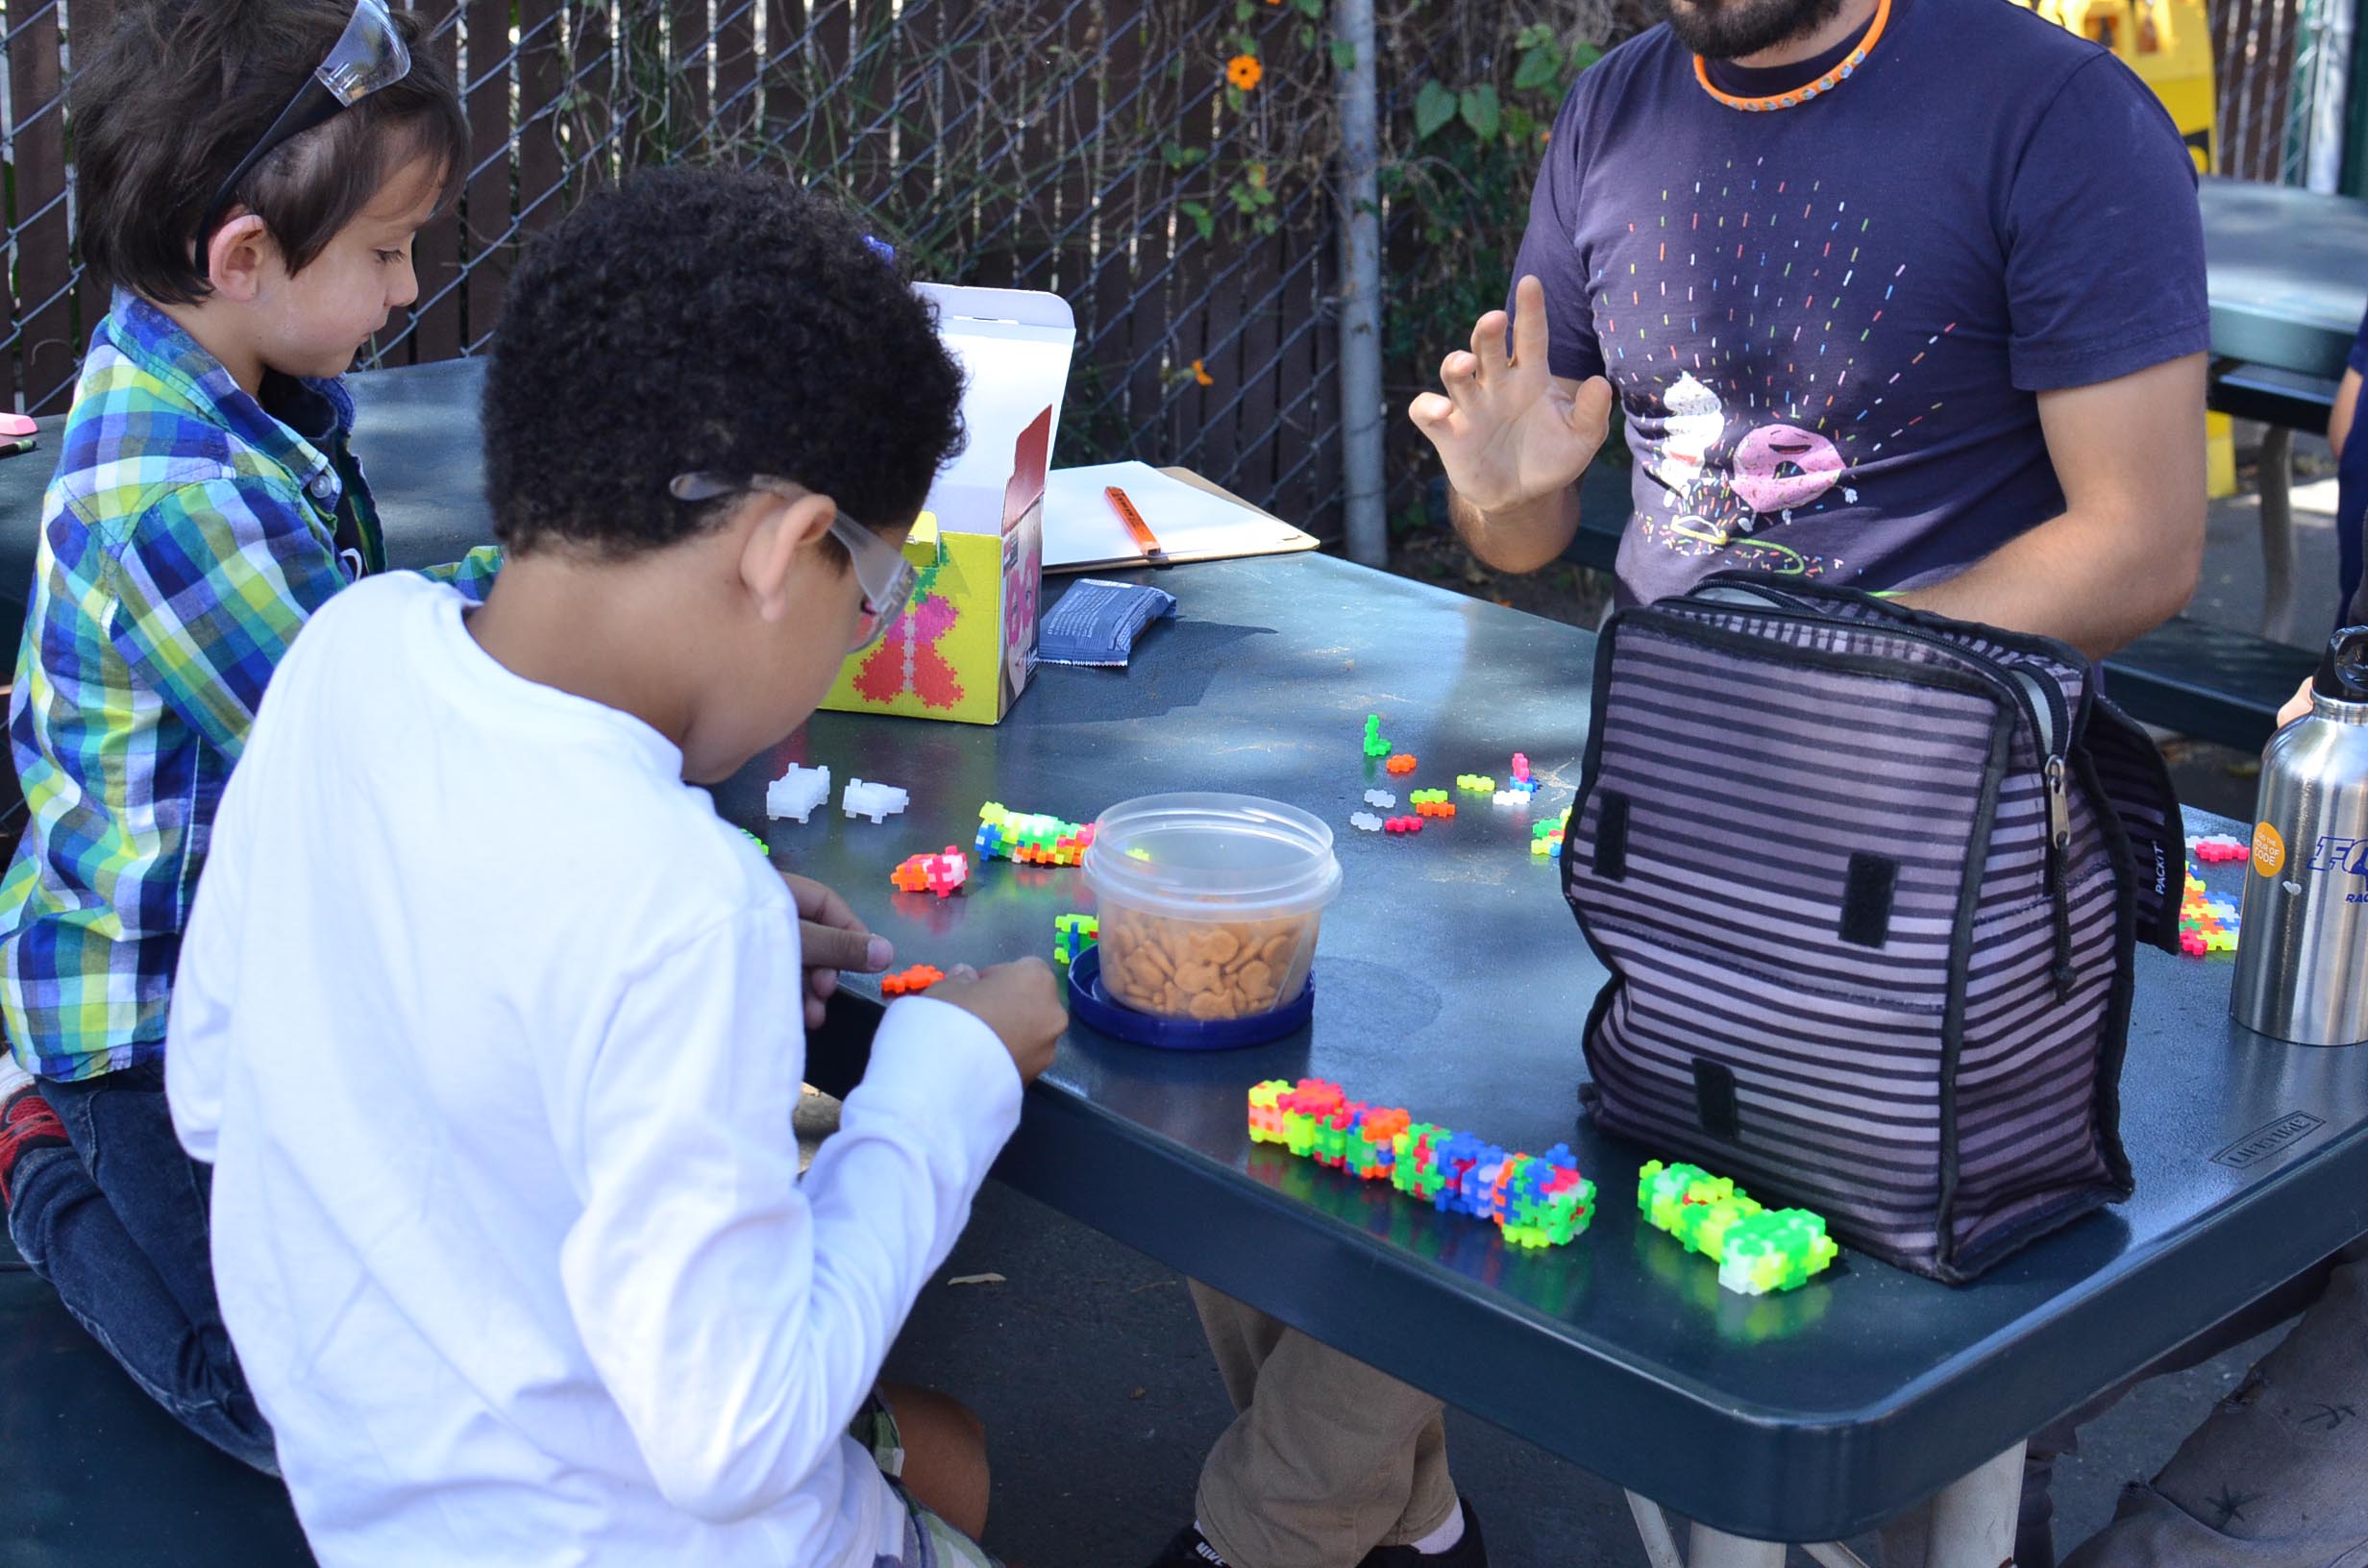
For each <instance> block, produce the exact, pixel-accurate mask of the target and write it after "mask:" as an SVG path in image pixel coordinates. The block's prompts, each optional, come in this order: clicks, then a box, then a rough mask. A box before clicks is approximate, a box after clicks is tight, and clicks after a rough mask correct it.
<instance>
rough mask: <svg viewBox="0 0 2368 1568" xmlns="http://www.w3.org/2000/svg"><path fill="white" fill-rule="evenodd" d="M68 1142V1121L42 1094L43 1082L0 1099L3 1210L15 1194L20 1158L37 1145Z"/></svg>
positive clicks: (0, 1200)
mask: <svg viewBox="0 0 2368 1568" xmlns="http://www.w3.org/2000/svg"><path fill="white" fill-rule="evenodd" d="M65 1146H66V1136H65V1123H64V1122H62V1121H60V1120H59V1119H58V1113H57V1112H55V1111H53V1110H51V1109H50V1108H49V1102H48V1101H47V1100H45V1099H43V1098H41V1090H40V1086H39V1085H37V1084H28V1085H27V1086H25V1087H24V1088H23V1089H20V1090H17V1091H16V1092H15V1093H13V1094H12V1095H10V1096H9V1097H8V1099H7V1101H6V1102H5V1103H0V1212H5V1211H6V1209H7V1207H8V1205H9V1204H10V1203H12V1201H14V1198H15V1184H16V1162H18V1161H19V1160H22V1159H23V1158H24V1157H25V1156H26V1155H28V1154H31V1153H32V1152H33V1151H34V1150H36V1149H55V1148H63V1147H65Z"/></svg>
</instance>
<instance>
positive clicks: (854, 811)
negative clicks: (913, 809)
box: [824, 778, 912, 822]
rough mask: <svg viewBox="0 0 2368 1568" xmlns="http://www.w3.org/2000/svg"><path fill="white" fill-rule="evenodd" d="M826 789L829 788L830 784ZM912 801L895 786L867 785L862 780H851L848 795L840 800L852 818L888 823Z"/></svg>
mask: <svg viewBox="0 0 2368 1568" xmlns="http://www.w3.org/2000/svg"><path fill="white" fill-rule="evenodd" d="M824 788H825V789H827V788H829V786H828V784H825V785H824ZM911 801H912V796H909V795H907V794H905V793H904V792H903V791H902V790H900V789H898V788H897V787H896V786H895V785H893V784H866V783H865V782H864V781H863V780H862V779H860V778H851V779H849V780H848V781H847V793H846V794H845V795H844V796H840V798H839V804H840V805H842V806H844V807H846V808H847V815H849V816H850V817H869V818H871V819H872V821H876V822H877V821H886V820H887V818H888V815H889V814H890V813H891V812H898V811H902V810H903V809H904V808H905V806H907V805H908V804H910V803H911Z"/></svg>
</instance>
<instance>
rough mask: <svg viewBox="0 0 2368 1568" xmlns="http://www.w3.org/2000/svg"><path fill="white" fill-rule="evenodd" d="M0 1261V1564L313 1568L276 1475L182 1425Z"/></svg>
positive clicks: (34, 1285) (51, 1297) (33, 1284)
mask: <svg viewBox="0 0 2368 1568" xmlns="http://www.w3.org/2000/svg"><path fill="white" fill-rule="evenodd" d="M0 1260H4V1262H0V1500H5V1501H0V1519H4V1520H5V1521H6V1528H5V1529H4V1530H0V1568H63V1565H65V1564H69V1563H70V1564H72V1565H73V1568H160V1565H163V1564H170V1565H171V1568H310V1565H311V1563H312V1554H311V1553H310V1552H309V1551H308V1550H307V1549H306V1546H305V1540H304V1532H303V1531H301V1530H300V1529H299V1528H298V1527H297V1524H296V1515H295V1511H294V1510H293V1509H292V1508H291V1507H289V1506H288V1499H287V1489H286V1488H285V1487H284V1486H282V1485H281V1484H280V1482H276V1481H273V1480H271V1479H269V1478H268V1477H265V1476H260V1475H258V1474H256V1473H255V1472H254V1471H252V1470H249V1469H248V1468H247V1467H246V1466H245V1465H242V1464H240V1463H238V1462H237V1461H236V1460H235V1459H232V1458H228V1457H226V1456H224V1455H222V1454H219V1453H217V1452H215V1451H214V1450H213V1449H212V1448H210V1447H209V1446H208V1445H207V1444H205V1443H204V1442H202V1441H200V1440H199V1439H197V1438H195V1437H192V1436H190V1435H189V1434H188V1433H186V1432H184V1431H183V1430H182V1429H181V1427H180V1426H179V1425H178V1424H177V1423H176V1422H174V1421H173V1419H172V1418H171V1417H170V1416H168V1415H166V1414H165V1413H164V1412H163V1411H162V1410H161V1409H158V1408H157V1406H156V1405H155V1404H154V1403H153V1402H152V1401H151V1400H149V1398H148V1397H147V1396H146V1395H145V1394H142V1393H141V1392H140V1391H139V1389H138V1388H137V1387H136V1386H134V1384H133V1383H132V1380H131V1379H130V1378H128V1377H126V1376H125V1375H124V1374H123V1371H122V1369H121V1368H119V1367H117V1366H116V1365H115V1364H114V1362H113V1361H112V1360H110V1359H109V1358H108V1356H107V1353H106V1352H104V1351H102V1350H101V1349H99V1347H98V1345H97V1344H96V1343H95V1342H94V1341H93V1340H92V1339H91V1338H90V1336H89V1335H86V1334H85V1333H84V1332H83V1330H82V1328H81V1326H80V1325H78V1324H76V1323H75V1322H74V1320H73V1319H72V1318H71V1317H69V1316H67V1315H66V1311H65V1309H64V1308H63V1307H62V1306H60V1305H59V1302H58V1297H57V1294H56V1292H54V1291H53V1290H51V1289H50V1287H49V1286H48V1285H47V1284H45V1283H44V1282H42V1281H41V1280H40V1279H38V1278H37V1277H36V1276H35V1275H33V1274H31V1273H29V1272H26V1271H24V1270H23V1269H22V1268H21V1267H19V1266H17V1261H16V1257H15V1254H14V1253H13V1252H12V1251H10V1250H9V1249H8V1247H7V1245H6V1243H5V1241H0Z"/></svg>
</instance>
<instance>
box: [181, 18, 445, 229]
mask: <svg viewBox="0 0 2368 1568" xmlns="http://www.w3.org/2000/svg"><path fill="white" fill-rule="evenodd" d="M410 74H411V51H410V50H409V49H407V48H406V47H404V43H403V35H402V34H401V33H398V32H397V31H395V19H394V17H393V16H391V15H389V14H388V13H387V10H386V4H385V0H354V14H353V16H352V17H351V18H349V19H348V20H347V22H346V24H345V31H344V32H342V33H340V34H338V35H337V41H336V42H335V43H334V44H333V45H331V46H330V50H329V54H328V57H327V58H326V59H324V60H323V61H321V62H320V64H319V65H317V66H315V67H314V68H313V71H312V75H311V76H310V77H309V78H308V79H307V80H306V82H305V85H304V86H302V87H299V88H298V89H297V91H296V96H295V97H293V98H290V99H289V100H288V102H287V108H285V109H284V110H280V117H279V118H278V119H276V120H274V121H272V122H271V129H270V130H268V131H266V132H264V133H263V139H262V140H260V141H259V142H257V143H256V144H255V146H254V148H253V150H252V151H250V152H249V153H248V154H247V156H246V157H244V158H242V159H239V160H238V166H237V167H236V168H234V169H233V170H231V177H230V178H229V179H228V180H225V181H223V182H222V188H221V189H220V190H219V191H217V192H215V194H214V198H213V200H212V201H211V202H210V203H209V204H208V206H207V208H206V212H205V216H204V217H202V218H200V219H199V220H198V225H197V243H198V244H199V245H200V246H203V245H204V244H205V243H206V241H207V240H208V239H209V238H210V237H211V235H212V233H213V230H214V225H215V224H217V223H219V222H220V221H221V220H222V214H223V212H224V211H225V210H226V209H227V208H229V207H230V205H231V199H232V198H233V197H234V196H235V195H236V194H237V191H238V182H240V181H241V180H244V179H245V178H246V177H247V176H248V175H249V174H251V173H253V172H254V171H255V166H256V165H257V164H259V163H260V162H262V161H263V159H267V158H269V157H270V156H271V155H272V154H273V153H276V152H278V151H279V150H280V149H281V148H282V147H284V146H286V145H287V144H288V143H289V142H290V141H292V140H294V139H295V138H296V137H298V136H301V135H304V134H305V133H306V132H308V131H309V130H311V129H312V128H313V127H314V126H316V125H321V124H325V123H326V122H327V121H328V120H329V119H330V118H331V117H332V116H333V115H334V114H335V113H336V112H337V111H338V110H342V109H351V108H353V107H354V106H355V105H356V104H358V103H360V102H361V101H362V100H363V99H364V98H367V97H369V96H370V95H371V94H372V93H374V92H376V91H378V90H379V89H380V88H381V87H389V86H394V85H395V84H396V83H398V82H400V81H402V80H403V79H404V78H405V77H407V76H408V75H410Z"/></svg>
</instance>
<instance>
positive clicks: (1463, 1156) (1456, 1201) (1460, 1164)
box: [1249, 1078, 1595, 1247]
mask: <svg viewBox="0 0 2368 1568" xmlns="http://www.w3.org/2000/svg"><path fill="white" fill-rule="evenodd" d="M1249 1136H1250V1141H1251V1142H1253V1143H1279V1144H1281V1145H1283V1147H1285V1148H1286V1149H1288V1150H1290V1151H1291V1152H1292V1153H1293V1154H1295V1155H1297V1156H1299V1157H1300V1158H1301V1159H1305V1160H1313V1161H1315V1162H1316V1163H1317V1164H1320V1165H1330V1166H1331V1167H1332V1168H1333V1169H1335V1170H1345V1171H1348V1172H1350V1173H1351V1174H1353V1175H1357V1176H1361V1177H1363V1178H1365V1179H1366V1180H1367V1181H1376V1182H1377V1181H1387V1182H1388V1183H1390V1185H1391V1186H1393V1187H1394V1188H1397V1189H1398V1190H1399V1191H1400V1192H1405V1193H1409V1194H1411V1195H1413V1196H1415V1197H1418V1198H1421V1199H1423V1200H1424V1201H1426V1202H1428V1203H1430V1204H1431V1205H1432V1206H1433V1207H1435V1208H1437V1209H1438V1210H1439V1212H1440V1213H1458V1214H1469V1215H1471V1216H1473V1217H1474V1218H1477V1219H1492V1220H1494V1221H1495V1222H1496V1225H1497V1228H1498V1229H1499V1230H1501V1231H1503V1232H1504V1236H1505V1239H1506V1240H1508V1241H1510V1242H1512V1243H1514V1244H1515V1245H1516V1246H1522V1247H1558V1246H1562V1245H1564V1244H1565V1243H1566V1242H1568V1241H1570V1240H1571V1239H1572V1238H1573V1237H1577V1236H1579V1235H1580V1234H1581V1233H1583V1232H1584V1231H1585V1230H1586V1229H1587V1227H1588V1225H1589V1223H1590V1222H1591V1221H1592V1220H1593V1218H1594V1217H1595V1184H1594V1183H1592V1182H1591V1181H1589V1180H1588V1179H1587V1178H1586V1177H1584V1176H1582V1175H1580V1174H1579V1167H1578V1162H1577V1161H1576V1160H1575V1159H1573V1158H1572V1156H1571V1153H1570V1149H1569V1146H1568V1145H1567V1144H1563V1143H1557V1144H1555V1145H1554V1146H1553V1147H1552V1148H1550V1149H1548V1150H1546V1152H1545V1153H1543V1154H1542V1155H1538V1154H1509V1153H1507V1152H1506V1151H1505V1150H1504V1149H1501V1148H1499V1147H1498V1146H1496V1145H1495V1144H1493V1143H1491V1142H1489V1141H1488V1140H1487V1139H1482V1138H1480V1137H1477V1136H1476V1135H1474V1134H1471V1133H1456V1132H1450V1131H1449V1130H1447V1129H1446V1128H1444V1127H1438V1126H1434V1125H1432V1124H1431V1123H1429V1122H1427V1121H1423V1122H1418V1121H1416V1120H1415V1119H1414V1118H1413V1117H1412V1116H1410V1115H1408V1114H1407V1113H1406V1112H1404V1111H1402V1110H1398V1109H1396V1108H1395V1107H1384V1106H1369V1105H1367V1104H1365V1103H1364V1102H1363V1101H1362V1100H1351V1099H1349V1098H1348V1096H1347V1094H1346V1093H1345V1092H1344V1090H1342V1089H1341V1086H1340V1085H1338V1084H1335V1083H1329V1082H1326V1081H1325V1080H1323V1079H1321V1078H1302V1079H1300V1080H1299V1081H1298V1083H1297V1084H1292V1083H1290V1082H1289V1081H1287V1080H1285V1079H1281V1078H1270V1079H1269V1080H1267V1081H1266V1082H1265V1083H1263V1084H1256V1085H1253V1086H1251V1088H1250V1091H1249Z"/></svg>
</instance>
